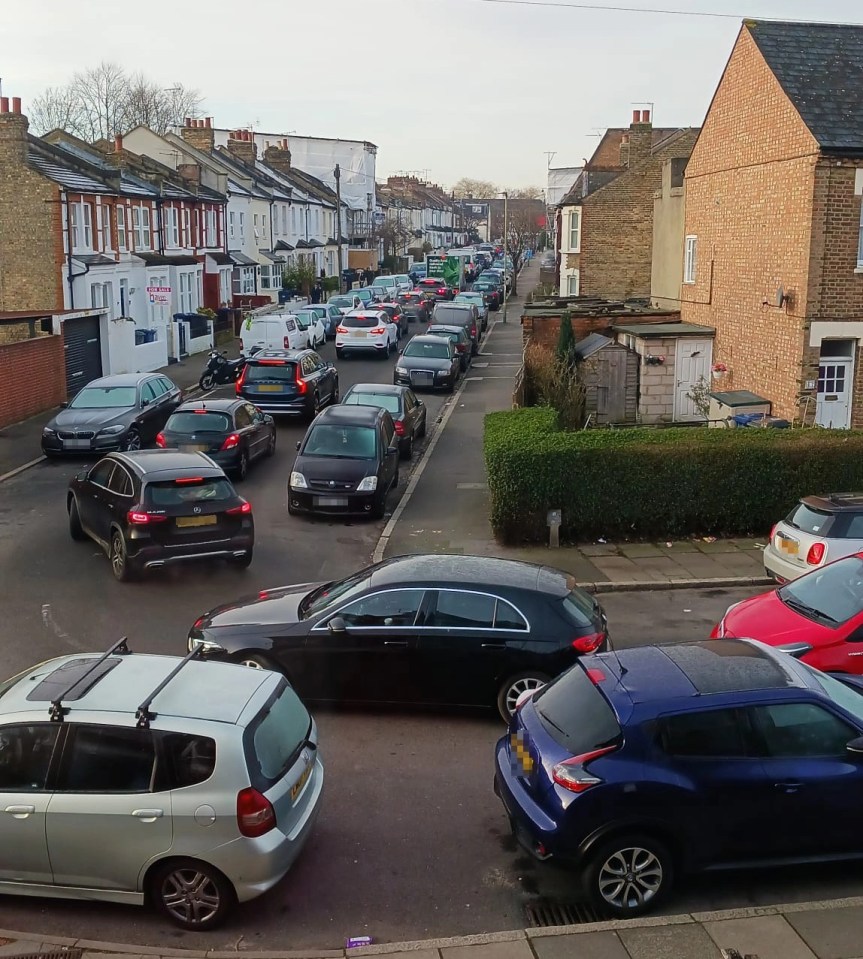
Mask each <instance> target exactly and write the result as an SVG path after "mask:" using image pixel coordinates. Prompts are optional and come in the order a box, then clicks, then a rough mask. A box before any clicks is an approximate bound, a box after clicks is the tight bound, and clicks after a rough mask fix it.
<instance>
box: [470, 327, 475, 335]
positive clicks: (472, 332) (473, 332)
mask: <svg viewBox="0 0 863 959" xmlns="http://www.w3.org/2000/svg"><path fill="white" fill-rule="evenodd" d="M470 335H471V336H476V326H472V327H471V328H470Z"/></svg>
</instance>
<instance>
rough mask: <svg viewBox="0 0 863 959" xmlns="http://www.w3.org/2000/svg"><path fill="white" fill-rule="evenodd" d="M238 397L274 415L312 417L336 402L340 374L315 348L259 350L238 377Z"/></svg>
mask: <svg viewBox="0 0 863 959" xmlns="http://www.w3.org/2000/svg"><path fill="white" fill-rule="evenodd" d="M236 391H237V396H239V397H242V398H243V399H244V400H248V401H249V402H250V403H254V404H255V406H257V407H258V409H259V410H263V412H264V413H270V414H271V415H273V416H280V415H285V416H307V417H309V418H310V419H311V418H312V417H314V416H315V415H316V414H317V413H318V411H319V410H321V409H323V407H324V406H326V405H327V404H328V403H338V401H339V374H338V371H337V370H336V368H335V366H334V365H333V364H332V363H328V362H327V361H326V360H323V359H321V357H320V356H318V354H317V353H316V352H315V351H314V350H261V351H260V352H259V353H255V355H254V356H252V357H250V358H249V359H248V360H247V362H246V365H245V367H244V369H243V373H242V376H240V378H239V379H238V380H237V386H236Z"/></svg>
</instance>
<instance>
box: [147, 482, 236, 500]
mask: <svg viewBox="0 0 863 959" xmlns="http://www.w3.org/2000/svg"><path fill="white" fill-rule="evenodd" d="M236 495H237V494H236V492H235V491H234V487H233V486H231V483H230V481H229V480H228V479H226V478H225V477H218V476H216V477H213V478H212V479H197V478H196V479H191V478H190V479H188V480H187V479H180V480H164V481H162V482H159V483H148V484H147V485H146V487H145V488H144V502H145V503H146V504H147V505H148V506H185V505H187V504H189V503H213V502H214V503H219V502H223V501H225V500H229V499H234V497H236Z"/></svg>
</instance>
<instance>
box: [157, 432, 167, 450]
mask: <svg viewBox="0 0 863 959" xmlns="http://www.w3.org/2000/svg"><path fill="white" fill-rule="evenodd" d="M156 446H158V447H159V448H160V449H165V434H164V433H158V434H157V435H156Z"/></svg>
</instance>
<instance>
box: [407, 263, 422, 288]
mask: <svg viewBox="0 0 863 959" xmlns="http://www.w3.org/2000/svg"><path fill="white" fill-rule="evenodd" d="M408 276H409V277H410V278H411V279H412V280H413V281H414V283H418V282H419V281H420V280H424V279H425V276H426V265H425V263H413V264H411V268H410V269H409V270H408Z"/></svg>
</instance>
